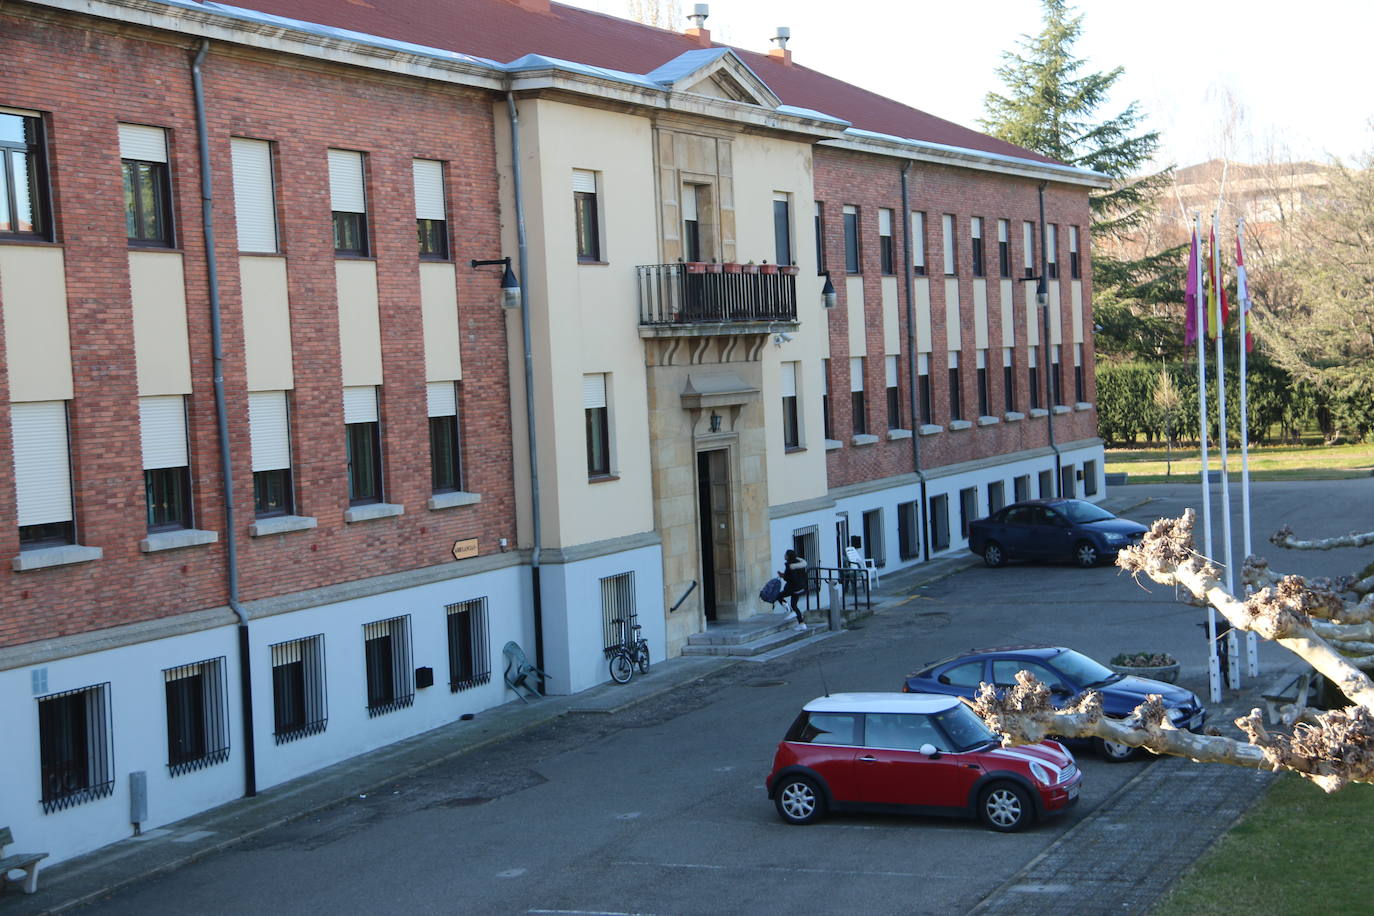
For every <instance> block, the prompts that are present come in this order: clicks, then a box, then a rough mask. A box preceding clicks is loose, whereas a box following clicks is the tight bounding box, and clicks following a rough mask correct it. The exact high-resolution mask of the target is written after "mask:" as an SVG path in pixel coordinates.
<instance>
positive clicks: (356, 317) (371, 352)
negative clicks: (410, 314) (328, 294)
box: [334, 261, 382, 387]
mask: <svg viewBox="0 0 1374 916" xmlns="http://www.w3.org/2000/svg"><path fill="white" fill-rule="evenodd" d="M334 284H335V289H336V292H337V295H338V303H339V360H340V362H341V363H342V365H341V368H342V370H343V383H344V387H351V386H358V385H380V384H382V327H381V319H380V317H379V316H378V314H377V264H376V262H374V261H335V262H334Z"/></svg>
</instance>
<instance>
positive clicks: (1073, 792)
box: [1069, 786, 1078, 801]
mask: <svg viewBox="0 0 1374 916" xmlns="http://www.w3.org/2000/svg"><path fill="white" fill-rule="evenodd" d="M1077 797H1078V786H1069V801H1073V800H1074V799H1075V798H1077Z"/></svg>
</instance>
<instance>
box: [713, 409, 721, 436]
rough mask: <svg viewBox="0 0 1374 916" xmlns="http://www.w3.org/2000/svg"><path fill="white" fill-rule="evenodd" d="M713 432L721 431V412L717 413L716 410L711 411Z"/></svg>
mask: <svg viewBox="0 0 1374 916" xmlns="http://www.w3.org/2000/svg"><path fill="white" fill-rule="evenodd" d="M711 432H713V433H718V432H720V414H718V413H716V412H715V411H714V410H713V411H711Z"/></svg>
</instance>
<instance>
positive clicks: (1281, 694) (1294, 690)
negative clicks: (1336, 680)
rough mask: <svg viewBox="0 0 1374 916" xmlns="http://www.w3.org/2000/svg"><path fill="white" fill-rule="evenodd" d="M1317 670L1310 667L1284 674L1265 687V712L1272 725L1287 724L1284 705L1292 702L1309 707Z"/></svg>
mask: <svg viewBox="0 0 1374 916" xmlns="http://www.w3.org/2000/svg"><path fill="white" fill-rule="evenodd" d="M1315 677H1316V672H1315V671H1313V670H1311V669H1310V668H1309V669H1308V670H1306V671H1300V672H1298V673H1297V674H1284V675H1282V676H1281V677H1279V679H1278V680H1276V681H1274V683H1272V684H1270V685H1269V686H1268V687H1266V688H1265V690H1264V693H1262V694H1260V695H1261V696H1262V697H1264V713H1265V717H1266V718H1267V719H1268V720H1269V724H1270V725H1286V724H1288V723H1286V722H1284V721H1283V707H1285V706H1288V705H1289V704H1292V705H1293V706H1295V707H1297V708H1298V709H1304V708H1306V707H1307V695H1308V694H1309V693H1311V691H1312V681H1313V678H1315Z"/></svg>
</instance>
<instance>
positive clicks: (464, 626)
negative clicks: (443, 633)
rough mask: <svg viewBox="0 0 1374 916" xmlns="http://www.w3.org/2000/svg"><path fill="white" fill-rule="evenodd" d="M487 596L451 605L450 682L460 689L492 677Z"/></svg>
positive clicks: (455, 690)
mask: <svg viewBox="0 0 1374 916" xmlns="http://www.w3.org/2000/svg"><path fill="white" fill-rule="evenodd" d="M487 643H488V641H487V599H486V598H474V599H473V600H471V601H460V602H458V603H457V604H450V605H449V606H448V686H449V690H451V691H452V692H454V693H457V692H458V691H460V690H467V689H468V688H469V687H476V686H477V685H479V684H485V683H487V682H488V681H490V680H491V651H490V650H489V648H488V644H487Z"/></svg>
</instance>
